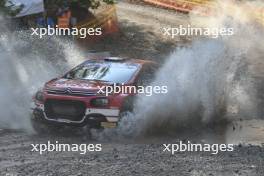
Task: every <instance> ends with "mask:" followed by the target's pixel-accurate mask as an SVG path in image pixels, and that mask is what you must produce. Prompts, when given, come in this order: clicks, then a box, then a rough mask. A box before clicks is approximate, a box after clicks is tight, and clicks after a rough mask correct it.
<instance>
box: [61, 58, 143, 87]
mask: <svg viewBox="0 0 264 176" xmlns="http://www.w3.org/2000/svg"><path fill="white" fill-rule="evenodd" d="M137 69H138V65H137V64H126V63H114V62H109V63H85V64H82V65H80V66H77V67H76V68H74V69H73V70H72V71H70V72H69V73H68V74H66V75H65V78H67V79H85V80H94V81H105V82H113V83H126V82H128V81H129V80H130V79H131V78H132V76H133V75H134V74H135V72H136V71H137Z"/></svg>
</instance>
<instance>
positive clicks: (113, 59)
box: [84, 57, 157, 66]
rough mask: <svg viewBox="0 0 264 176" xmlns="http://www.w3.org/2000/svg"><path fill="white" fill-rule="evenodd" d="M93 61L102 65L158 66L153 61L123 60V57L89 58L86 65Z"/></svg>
mask: <svg viewBox="0 0 264 176" xmlns="http://www.w3.org/2000/svg"><path fill="white" fill-rule="evenodd" d="M92 61H99V62H101V63H108V62H109V63H125V64H138V65H141V66H143V65H147V64H157V63H156V62H154V61H151V60H143V59H130V58H121V57H100V58H89V59H87V60H86V61H85V62H84V64H89V63H91V62H92Z"/></svg>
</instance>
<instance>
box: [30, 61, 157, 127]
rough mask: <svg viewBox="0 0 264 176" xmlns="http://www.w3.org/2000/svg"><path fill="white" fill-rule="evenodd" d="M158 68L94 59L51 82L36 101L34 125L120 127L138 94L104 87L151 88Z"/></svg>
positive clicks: (155, 66) (37, 94) (151, 65)
mask: <svg viewBox="0 0 264 176" xmlns="http://www.w3.org/2000/svg"><path fill="white" fill-rule="evenodd" d="M156 69H157V64H156V63H154V62H152V61H146V60H137V59H123V58H118V57H106V58H101V59H90V60H87V61H85V62H83V63H82V64H80V65H78V66H77V67H75V68H73V69H72V70H71V71H69V72H68V73H66V74H65V75H64V76H62V77H59V78H55V79H52V80H51V81H49V82H47V83H46V84H45V85H44V87H43V88H42V90H40V91H38V92H37V93H36V94H35V96H34V97H33V102H32V110H33V113H32V118H31V121H32V125H33V127H34V129H35V130H36V131H37V132H40V131H41V129H40V128H43V126H45V128H47V127H49V126H50V125H53V126H54V125H56V126H60V125H62V126H80V127H83V126H88V127H89V128H113V127H116V125H117V124H118V122H119V120H120V119H121V117H122V114H123V113H125V112H127V111H132V110H133V100H134V97H135V95H136V94H134V93H111V94H109V95H106V94H104V93H102V92H101V91H99V90H100V89H101V87H106V86H112V85H113V84H117V85H122V86H137V85H143V84H144V85H145V84H148V83H149V82H150V81H151V79H152V78H153V75H154V72H155V71H156Z"/></svg>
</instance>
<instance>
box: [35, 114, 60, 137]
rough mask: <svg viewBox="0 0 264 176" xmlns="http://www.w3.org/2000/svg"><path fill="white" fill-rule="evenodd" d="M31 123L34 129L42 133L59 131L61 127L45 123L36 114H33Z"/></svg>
mask: <svg viewBox="0 0 264 176" xmlns="http://www.w3.org/2000/svg"><path fill="white" fill-rule="evenodd" d="M31 125H32V127H33V129H34V130H35V132H36V133H37V134H41V135H43V134H50V133H56V132H59V129H60V128H58V127H57V126H55V125H51V124H47V123H45V122H44V121H43V120H41V119H39V118H37V117H35V115H34V114H32V117H31Z"/></svg>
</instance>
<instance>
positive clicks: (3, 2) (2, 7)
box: [0, 0, 24, 16]
mask: <svg viewBox="0 0 264 176" xmlns="http://www.w3.org/2000/svg"><path fill="white" fill-rule="evenodd" d="M23 7H24V6H23V5H21V6H16V5H15V4H14V3H13V2H12V1H11V0H0V12H1V13H3V14H4V15H7V16H15V15H17V14H18V13H19V12H20V11H21V10H22V8H23Z"/></svg>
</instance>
